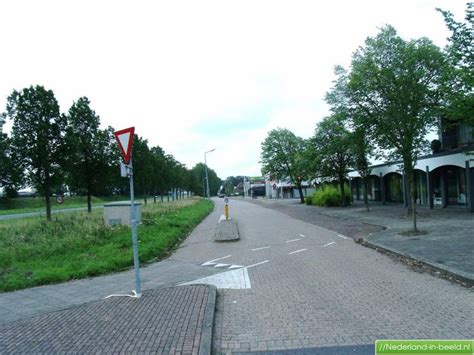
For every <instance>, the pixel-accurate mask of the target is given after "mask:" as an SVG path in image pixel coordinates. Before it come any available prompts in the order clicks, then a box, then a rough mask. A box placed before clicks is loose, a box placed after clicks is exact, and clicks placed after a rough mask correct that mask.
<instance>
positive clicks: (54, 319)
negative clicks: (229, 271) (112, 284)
mask: <svg viewBox="0 0 474 355" xmlns="http://www.w3.org/2000/svg"><path fill="white" fill-rule="evenodd" d="M215 301H216V289H215V287H213V286H208V285H192V286H180V287H171V288H161V289H158V290H153V291H147V292H145V293H144V294H143V296H142V297H141V298H140V299H138V300H137V299H132V298H129V297H115V298H109V299H106V300H101V301H96V302H91V303H88V304H84V305H81V306H78V307H73V308H70V309H66V310H62V311H56V312H52V313H48V314H43V315H39V316H35V317H32V318H29V319H24V320H20V321H15V322H10V323H5V324H1V325H0V335H1V337H0V353H1V354H5V353H8V354H15V353H66V352H67V353H98V352H101V353H114V354H116V353H131V352H133V353H137V352H143V353H159V354H161V353H181V354H209V353H210V349H211V343H212V341H211V339H212V324H213V317H214V308H215Z"/></svg>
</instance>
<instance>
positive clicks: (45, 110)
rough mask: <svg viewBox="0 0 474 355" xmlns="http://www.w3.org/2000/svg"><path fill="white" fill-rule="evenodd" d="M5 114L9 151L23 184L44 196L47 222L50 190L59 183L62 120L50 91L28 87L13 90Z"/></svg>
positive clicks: (49, 207)
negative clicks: (9, 122) (16, 161)
mask: <svg viewBox="0 0 474 355" xmlns="http://www.w3.org/2000/svg"><path fill="white" fill-rule="evenodd" d="M7 114H8V116H9V118H11V119H13V129H12V150H13V151H14V153H15V154H16V155H17V156H18V158H19V162H20V164H21V166H20V168H21V169H22V171H25V172H26V182H27V183H29V184H31V185H33V186H34V187H36V189H37V190H38V191H39V192H41V193H42V194H43V195H44V196H45V200H46V218H47V220H48V221H51V198H50V197H51V190H52V187H53V186H55V185H57V184H59V183H60V182H61V181H62V175H63V171H62V169H61V164H62V163H63V152H62V147H63V138H64V130H65V120H64V118H63V117H61V115H60V113H59V105H58V102H57V101H56V98H55V97H54V93H53V92H52V91H51V90H46V89H45V88H44V87H42V86H35V87H33V86H31V87H29V88H25V89H23V90H22V91H21V92H18V91H13V93H12V94H11V95H10V96H9V97H8V100H7Z"/></svg>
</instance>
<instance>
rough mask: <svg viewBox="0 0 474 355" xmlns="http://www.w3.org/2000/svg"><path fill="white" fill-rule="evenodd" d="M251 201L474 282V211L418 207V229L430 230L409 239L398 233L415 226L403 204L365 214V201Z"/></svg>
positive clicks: (379, 206)
mask: <svg viewBox="0 0 474 355" xmlns="http://www.w3.org/2000/svg"><path fill="white" fill-rule="evenodd" d="M252 202H253V203H257V204H260V205H262V206H265V207H269V208H272V209H275V210H277V211H280V212H283V213H285V214H287V215H290V216H292V217H294V218H298V219H301V220H303V221H307V222H310V223H315V224H317V225H320V226H325V227H327V228H329V229H331V230H335V231H339V232H340V233H343V234H344V233H347V234H346V235H348V236H351V237H354V238H359V237H363V238H364V239H365V240H366V241H368V242H370V243H372V244H374V245H375V246H380V247H382V248H385V249H387V250H391V251H393V252H395V253H397V254H400V255H405V256H408V257H410V258H413V259H416V260H420V261H423V262H424V263H426V264H428V265H432V266H434V267H436V268H438V269H441V270H446V271H447V272H449V273H452V274H455V275H459V276H461V278H463V279H466V280H471V281H470V283H471V284H472V283H474V253H473V250H474V238H473V235H474V233H473V230H474V217H473V216H474V215H473V213H472V212H469V211H468V210H467V209H466V208H463V207H457V206H451V207H448V208H446V209H443V208H434V209H429V208H427V207H425V206H418V207H417V220H418V228H419V229H420V230H422V231H425V232H427V234H423V235H418V236H411V237H407V236H403V235H401V234H400V232H402V231H406V230H409V229H410V228H412V220H411V216H409V215H408V214H407V210H406V208H405V207H403V205H402V204H387V205H382V204H380V203H377V202H373V203H372V204H371V206H370V212H367V211H366V208H365V205H363V203H362V202H355V203H354V204H353V205H352V206H349V207H345V208H328V207H316V206H306V205H302V204H300V203H299V200H295V199H284V200H281V199H280V200H269V199H260V200H257V201H255V200H252ZM367 223H368V224H367ZM381 226H383V228H382V227H381Z"/></svg>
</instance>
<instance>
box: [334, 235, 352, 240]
mask: <svg viewBox="0 0 474 355" xmlns="http://www.w3.org/2000/svg"><path fill="white" fill-rule="evenodd" d="M337 236H338V237H339V238H342V239H351V238H348V237H346V236H345V235H342V234H338V235H337Z"/></svg>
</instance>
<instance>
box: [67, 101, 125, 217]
mask: <svg viewBox="0 0 474 355" xmlns="http://www.w3.org/2000/svg"><path fill="white" fill-rule="evenodd" d="M66 120H67V127H66V135H65V143H66V146H65V151H66V152H67V153H66V155H67V157H68V159H67V163H66V167H67V179H66V180H67V182H68V184H69V186H70V188H71V189H72V190H74V191H76V192H84V193H85V194H86V196H87V210H88V212H89V213H90V212H91V211H92V194H93V193H94V192H99V191H100V190H101V187H102V188H103V187H104V182H105V181H106V179H104V177H105V176H104V175H105V174H104V173H105V172H106V170H107V168H108V167H109V166H110V164H111V163H112V161H113V160H115V158H116V156H114V155H113V153H112V149H111V144H112V142H113V141H112V137H111V135H110V132H109V131H107V130H104V131H103V130H101V129H100V128H99V126H100V118H99V116H97V115H96V113H95V112H94V111H93V110H92V109H91V108H90V101H89V99H88V98H87V97H81V98H79V99H78V100H77V101H76V102H74V103H73V104H72V106H71V108H70V109H69V112H68V114H67V115H66Z"/></svg>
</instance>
